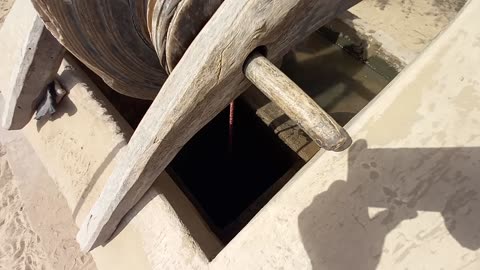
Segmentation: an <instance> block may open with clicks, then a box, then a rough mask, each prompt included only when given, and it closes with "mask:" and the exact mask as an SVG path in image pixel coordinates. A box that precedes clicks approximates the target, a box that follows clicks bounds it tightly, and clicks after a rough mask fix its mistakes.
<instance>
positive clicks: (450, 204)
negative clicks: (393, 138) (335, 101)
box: [298, 140, 480, 270]
mask: <svg viewBox="0 0 480 270" xmlns="http://www.w3.org/2000/svg"><path fill="white" fill-rule="evenodd" d="M479 159H480V148H476V147H472V148H468V147H465V148H400V149H388V148H384V149H368V147H367V143H366V141H364V140H360V141H357V142H356V143H355V144H354V145H353V146H352V147H351V148H350V150H349V157H348V178H347V180H346V181H343V180H338V181H336V182H334V183H333V184H332V185H331V186H330V188H329V189H328V190H327V191H325V192H323V193H321V194H318V195H317V196H316V197H315V198H314V200H313V202H312V203H311V205H309V207H307V208H306V209H305V210H304V211H303V212H302V213H301V214H300V216H299V219H298V223H299V229H300V233H301V236H302V241H303V244H304V246H305V249H306V251H307V253H308V255H309V257H310V260H311V263H312V269H333V270H340V269H342V270H343V269H348V270H350V269H356V270H370V269H376V267H377V265H378V262H379V260H380V257H381V255H382V249H383V244H384V241H385V237H386V236H387V234H388V233H389V232H390V231H392V230H393V229H394V228H395V227H396V226H397V225H398V224H400V223H401V222H402V221H404V220H408V219H413V218H415V217H416V216H417V211H433V212H440V213H441V214H442V216H443V219H444V222H445V225H446V227H447V229H448V230H449V232H450V234H451V235H452V237H454V238H455V240H456V241H457V242H458V243H459V244H460V245H462V246H463V247H465V248H468V249H470V250H477V249H479V248H480V216H479V215H478V213H480V196H479V192H480V179H479V178H480V164H479V162H478V160H479ZM368 208H381V209H384V210H381V211H380V212H378V213H376V214H375V215H374V216H373V217H370V216H371V215H369V211H368ZM339 251H342V252H339Z"/></svg>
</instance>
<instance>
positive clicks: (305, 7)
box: [77, 0, 358, 251]
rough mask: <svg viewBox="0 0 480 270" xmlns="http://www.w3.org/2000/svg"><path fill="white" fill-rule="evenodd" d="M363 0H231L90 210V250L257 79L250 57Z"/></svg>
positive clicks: (85, 244)
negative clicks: (247, 72)
mask: <svg viewBox="0 0 480 270" xmlns="http://www.w3.org/2000/svg"><path fill="white" fill-rule="evenodd" d="M356 2H358V1H356V0H324V1H318V0H281V1H270V0H248V1H247V0H246V1H238V0H226V1H225V2H224V3H223V4H222V5H221V6H220V8H219V9H218V10H217V12H216V13H215V14H214V15H213V17H212V18H211V19H210V21H209V22H208V23H207V24H206V26H205V27H204V28H203V30H202V31H201V32H200V34H199V35H198V36H197V37H196V39H195V40H194V41H193V43H192V45H191V46H190V47H189V48H188V50H187V51H186V53H185V55H184V56H183V58H182V59H181V60H180V62H179V63H178V65H177V67H176V68H175V69H174V70H173V72H172V73H171V75H170V77H169V78H168V79H167V81H166V82H165V84H164V85H163V87H162V89H161V91H160V93H159V94H158V96H157V97H156V98H155V100H154V102H153V104H152V106H151V107H150V109H149V110H148V112H147V113H146V115H145V117H144V118H143V120H142V122H141V123H140V125H139V126H138V128H137V130H136V131H135V133H134V135H133V136H132V138H131V140H130V142H129V144H128V146H127V148H126V151H124V152H123V156H122V157H120V159H119V161H118V164H117V165H116V168H115V169H114V172H113V173H112V176H111V177H110V179H109V180H108V182H107V185H106V187H105V188H104V190H103V192H102V194H101V195H100V197H99V199H98V201H97V202H96V203H95V205H94V207H93V208H92V210H91V212H90V214H89V215H88V216H87V218H86V220H85V221H84V223H83V225H82V226H81V228H80V231H79V233H78V235H77V240H78V242H79V243H80V246H81V248H82V249H83V250H86V251H88V250H91V249H92V248H94V247H96V246H98V245H101V244H104V243H105V241H107V240H108V238H109V237H110V236H111V235H112V233H113V232H114V230H115V229H116V227H117V225H118V223H119V222H120V220H121V219H122V218H123V216H124V215H125V214H126V213H127V212H128V211H129V210H130V209H131V208H132V207H133V206H134V205H135V204H136V203H137V202H138V200H139V199H140V198H141V197H142V196H143V195H144V193H145V192H146V191H147V190H148V188H149V187H150V186H151V185H152V183H153V181H154V180H155V179H156V178H157V177H158V176H159V175H160V173H161V172H162V171H163V170H164V169H165V167H166V166H167V165H168V163H169V162H170V161H171V160H172V159H173V158H174V156H175V155H176V154H177V153H178V151H179V150H180V149H181V148H182V147H183V145H184V144H185V143H186V142H187V141H188V140H189V139H190V138H191V137H192V136H193V135H194V134H195V133H196V132H197V131H198V130H200V129H201V128H202V127H203V126H204V125H205V124H206V123H208V122H209V121H210V120H211V119H212V118H213V117H215V115H217V114H218V113H219V112H220V111H221V110H222V109H223V108H225V107H226V106H227V105H228V104H229V102H230V101H231V100H232V99H234V98H236V97H237V96H238V95H240V94H241V93H242V92H243V91H244V90H246V89H247V88H248V86H249V85H250V84H249V82H248V80H246V79H245V76H244V75H243V72H242V69H243V65H244V62H245V59H247V56H248V55H249V54H250V53H251V52H252V51H253V50H254V49H255V48H257V47H259V46H265V47H266V48H267V50H268V52H269V58H270V59H273V60H274V61H273V62H275V60H277V59H279V58H280V57H282V56H283V55H284V54H285V53H286V52H287V51H288V50H289V49H290V48H291V47H292V46H294V45H295V44H296V43H297V42H299V41H301V40H302V39H304V38H305V37H306V36H308V35H309V34H311V33H312V32H313V31H315V30H316V29H318V28H319V27H320V26H322V25H323V24H325V23H326V22H328V21H329V20H331V19H332V18H333V17H334V16H335V15H337V14H338V13H340V12H342V11H344V10H346V9H347V8H349V7H350V6H352V5H353V4H354V3H356Z"/></svg>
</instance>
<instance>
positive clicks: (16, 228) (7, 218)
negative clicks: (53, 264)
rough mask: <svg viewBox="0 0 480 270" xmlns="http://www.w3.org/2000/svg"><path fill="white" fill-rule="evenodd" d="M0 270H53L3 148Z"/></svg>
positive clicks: (0, 164)
mask: <svg viewBox="0 0 480 270" xmlns="http://www.w3.org/2000/svg"><path fill="white" fill-rule="evenodd" d="M0 206H1V208H0V243H1V244H0V269H1V270H3V269H5V270H10V269H12V270H13V269H15V270H16V269H51V268H50V266H49V265H48V262H47V259H46V258H47V255H46V254H45V252H44V251H43V247H42V244H41V239H40V237H39V236H38V235H37V234H36V233H35V231H34V230H33V229H32V226H31V224H30V222H29V220H28V218H27V215H26V214H25V213H24V204H23V202H22V199H21V197H20V195H19V191H18V188H17V187H16V186H15V182H14V181H13V175H12V173H11V170H10V167H9V165H8V162H7V160H6V151H5V147H4V146H3V145H0Z"/></svg>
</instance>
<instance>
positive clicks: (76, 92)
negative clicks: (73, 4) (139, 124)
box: [23, 57, 221, 269]
mask: <svg viewBox="0 0 480 270" xmlns="http://www.w3.org/2000/svg"><path fill="white" fill-rule="evenodd" d="M58 81H59V82H60V83H61V84H62V85H63V87H64V88H65V89H66V90H68V92H69V94H68V96H66V97H65V98H64V100H62V103H61V104H60V105H59V107H58V110H57V113H56V114H55V115H54V117H53V119H51V120H50V121H38V122H37V121H32V122H30V123H29V124H28V125H27V126H26V127H25V128H24V129H23V134H24V136H25V137H26V138H27V139H28V141H29V142H30V143H31V145H32V146H33V148H34V150H35V152H36V153H37V155H38V157H39V159H40V160H41V161H42V163H43V164H44V166H45V168H46V170H47V171H48V173H49V174H50V176H51V177H52V179H53V181H54V182H55V183H56V185H57V187H58V189H59V191H60V193H61V194H62V195H63V196H64V197H65V202H66V205H67V206H66V207H68V209H69V211H70V212H72V213H73V217H74V219H75V223H76V224H77V225H78V224H80V223H81V222H82V221H83V218H84V217H85V215H86V213H88V211H89V209H90V207H91V206H92V205H93V203H94V201H95V200H96V199H97V198H98V194H100V192H101V190H102V189H103V186H104V184H105V181H106V180H107V178H108V177H109V176H110V172H111V170H112V166H113V165H114V162H115V160H116V157H117V156H118V155H119V154H120V153H121V151H122V149H123V147H124V146H125V145H126V143H127V140H128V138H129V137H130V136H131V134H132V129H131V128H130V127H129V126H128V124H126V123H125V121H124V120H123V119H122V118H121V117H120V116H119V114H118V112H117V111H116V110H115V109H114V108H113V107H112V106H111V104H110V103H109V102H108V101H107V100H106V99H105V98H104V97H103V95H102V94H101V92H100V91H99V90H98V89H97V88H96V87H95V85H94V84H93V83H92V82H91V81H90V80H89V79H88V78H87V77H86V76H85V74H83V72H82V71H81V70H80V69H79V68H78V66H77V65H76V64H75V60H73V59H71V58H69V57H67V58H66V60H65V61H64V62H63V63H62V66H61V68H60V70H59V77H58ZM33 184H35V183H33ZM45 211H48V210H47V209H46V210H45ZM220 249H221V244H220V242H219V241H218V240H217V239H216V237H215V236H214V235H213V233H211V232H210V230H209V229H208V227H207V225H206V224H205V223H204V222H203V220H202V219H201V217H200V215H199V214H198V213H197V212H196V210H195V208H194V207H193V206H192V205H191V203H190V202H189V201H188V199H187V198H186V197H185V196H184V195H183V193H182V192H181V191H180V190H179V189H178V187H176V185H175V184H174V183H173V180H172V179H171V178H170V177H169V176H168V175H167V174H166V173H164V174H162V175H161V176H160V178H159V179H158V180H157V182H156V184H154V186H153V187H152V188H151V189H150V190H149V192H148V194H147V195H146V196H144V198H143V199H142V200H141V202H140V203H139V204H138V205H137V206H136V207H135V209H133V210H132V211H131V212H130V213H129V215H128V216H127V217H126V218H125V219H124V221H123V223H122V225H121V228H119V229H118V230H117V232H116V236H115V237H114V238H113V239H112V240H111V241H110V242H109V243H108V244H107V245H106V246H104V247H100V248H97V249H96V250H94V251H93V252H92V256H93V258H94V260H95V262H96V264H97V267H98V268H99V269H152V268H155V267H154V266H159V265H164V264H161V263H160V262H162V263H164V261H168V264H166V265H171V266H172V267H173V266H178V267H177V268H178V269H185V268H189V267H191V266H192V265H198V266H202V265H203V266H205V265H206V263H207V261H208V257H210V258H212V257H213V256H214V255H215V254H217V253H218V251H219V250H220ZM186 258H188V259H186ZM187 266H188V267H187Z"/></svg>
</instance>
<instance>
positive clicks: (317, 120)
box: [244, 52, 351, 151]
mask: <svg viewBox="0 0 480 270" xmlns="http://www.w3.org/2000/svg"><path fill="white" fill-rule="evenodd" d="M244 73H245V76H246V77H247V78H248V79H249V80H250V81H251V82H252V83H253V84H254V85H255V86H256V87H257V88H258V89H259V90H260V91H262V93H264V94H265V95H266V96H267V97H268V98H269V99H270V100H271V101H273V102H274V103H275V104H277V105H278V106H279V107H280V109H282V110H283V111H284V112H285V114H287V115H288V117H290V118H291V119H292V120H293V121H295V122H296V123H297V124H298V125H299V126H300V128H302V129H303V130H304V131H305V132H306V133H307V134H308V136H310V137H311V138H312V139H313V140H314V141H315V142H316V143H317V144H318V145H319V146H320V147H322V148H324V149H325V150H329V151H342V150H345V149H346V148H347V147H348V146H350V144H351V139H350V136H349V135H348V133H347V132H346V131H345V130H344V129H343V128H342V127H341V126H340V125H339V124H337V122H335V120H333V118H332V117H331V116H330V115H328V114H327V113H326V112H325V111H324V110H323V109H322V108H320V106H318V104H317V103H315V101H313V100H312V99H311V98H310V97H309V96H308V95H307V94H305V92H304V91H303V90H302V89H301V88H300V87H299V86H298V85H296V84H295V83H294V82H293V81H292V80H290V78H288V76H287V75H285V74H284V73H283V72H282V71H281V70H279V69H278V68H277V67H276V66H275V65H273V64H272V63H271V62H270V61H269V60H268V59H267V58H266V57H265V56H263V55H261V54H260V53H258V52H253V53H252V54H251V55H250V56H249V57H248V58H247V60H246V61H245V66H244Z"/></svg>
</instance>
